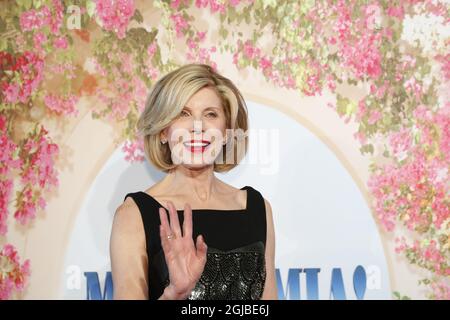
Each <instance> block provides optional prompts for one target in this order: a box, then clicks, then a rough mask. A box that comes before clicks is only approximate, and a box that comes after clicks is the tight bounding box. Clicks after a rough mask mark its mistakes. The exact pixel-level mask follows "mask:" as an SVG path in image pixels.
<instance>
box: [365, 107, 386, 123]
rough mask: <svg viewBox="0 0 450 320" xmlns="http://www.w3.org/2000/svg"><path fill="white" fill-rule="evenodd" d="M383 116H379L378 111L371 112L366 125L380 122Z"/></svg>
mask: <svg viewBox="0 0 450 320" xmlns="http://www.w3.org/2000/svg"><path fill="white" fill-rule="evenodd" d="M382 117H383V116H382V115H381V112H380V111H378V110H373V111H371V112H370V117H369V119H368V121H367V122H368V123H369V124H370V125H373V124H375V123H376V122H377V121H378V120H380V119H381V118H382Z"/></svg>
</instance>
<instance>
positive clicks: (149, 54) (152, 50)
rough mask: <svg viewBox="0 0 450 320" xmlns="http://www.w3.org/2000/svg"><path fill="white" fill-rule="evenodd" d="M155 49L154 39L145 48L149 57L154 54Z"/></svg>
mask: <svg viewBox="0 0 450 320" xmlns="http://www.w3.org/2000/svg"><path fill="white" fill-rule="evenodd" d="M156 49H157V44H156V42H155V41H154V42H152V43H151V44H150V45H149V46H148V48H147V54H148V57H149V59H151V58H153V56H154V55H155V52H156Z"/></svg>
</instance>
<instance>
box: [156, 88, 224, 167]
mask: <svg viewBox="0 0 450 320" xmlns="http://www.w3.org/2000/svg"><path fill="white" fill-rule="evenodd" d="M226 124H227V117H226V114H225V110H224V108H223V105H222V101H221V99H220V97H219V96H218V94H217V93H216V91H215V90H214V89H212V88H208V87H205V88H202V89H200V90H199V91H197V92H196V93H195V94H194V95H192V97H191V98H190V99H189V100H188V102H187V103H186V105H185V106H184V108H183V110H182V111H181V112H180V114H179V115H178V117H177V118H176V119H174V120H173V121H172V122H171V124H170V125H169V126H168V127H167V128H165V129H164V130H163V131H162V132H161V140H163V141H164V140H166V141H168V143H169V148H170V150H171V155H172V161H173V163H174V164H182V165H184V166H187V167H189V168H197V169H198V168H201V167H204V166H206V165H212V164H213V163H214V161H215V159H216V158H217V156H218V155H219V153H220V152H221V151H222V147H223V145H224V144H225V142H226V139H225V133H226V129H227V127H226Z"/></svg>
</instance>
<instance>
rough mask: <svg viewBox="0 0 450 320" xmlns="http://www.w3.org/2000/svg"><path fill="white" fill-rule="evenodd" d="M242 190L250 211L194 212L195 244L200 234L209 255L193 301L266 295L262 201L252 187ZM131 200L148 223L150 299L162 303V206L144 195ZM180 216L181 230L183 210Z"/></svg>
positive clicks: (166, 279)
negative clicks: (160, 218) (160, 215)
mask: <svg viewBox="0 0 450 320" xmlns="http://www.w3.org/2000/svg"><path fill="white" fill-rule="evenodd" d="M241 189H246V190H247V206H246V209H243V210H209V209H197V210H196V209H193V210H192V219H193V234H192V236H193V239H196V238H197V236H198V235H199V234H202V235H203V236H204V238H205V242H206V243H207V245H208V252H207V261H206V265H205V268H204V270H203V273H202V275H201V277H200V280H199V281H198V282H197V284H196V286H195V288H194V289H193V290H192V292H191V295H190V296H189V297H188V299H189V300H217V299H220V300H258V299H260V298H261V296H262V293H263V291H264V284H265V279H266V268H265V245H266V215H265V205H264V198H263V197H262V195H261V193H260V192H259V191H257V190H256V189H254V188H252V187H250V186H245V187H243V188H241ZM128 196H131V197H132V198H133V200H134V201H135V202H136V204H137V205H138V207H139V210H140V212H141V216H142V221H143V223H144V230H145V234H146V242H147V255H148V258H149V259H148V260H149V264H148V283H149V286H148V290H149V299H158V298H159V297H160V296H161V295H162V293H163V291H164V288H165V287H166V286H167V285H168V284H169V273H168V269H167V265H166V262H165V259H164V252H163V250H162V247H161V241H160V238H159V224H160V220H159V214H158V210H159V207H162V205H161V204H160V203H159V202H157V201H156V199H154V198H153V197H151V196H150V195H149V194H147V193H144V192H136V193H129V194H127V196H126V197H128ZM126 197H125V198H126ZM178 217H179V220H180V224H181V225H182V223H183V212H182V211H181V210H179V211H178ZM194 241H195V240H194Z"/></svg>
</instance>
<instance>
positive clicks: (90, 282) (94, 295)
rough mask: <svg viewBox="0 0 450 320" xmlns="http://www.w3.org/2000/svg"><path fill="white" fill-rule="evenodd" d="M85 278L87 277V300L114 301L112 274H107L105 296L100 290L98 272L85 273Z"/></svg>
mask: <svg viewBox="0 0 450 320" xmlns="http://www.w3.org/2000/svg"><path fill="white" fill-rule="evenodd" d="M84 276H85V277H86V288H87V294H86V299H87V300H112V298H113V282H112V276H111V272H107V273H106V278H105V288H104V290H103V294H102V289H101V288H100V281H99V280H98V273H97V272H85V273H84Z"/></svg>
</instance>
